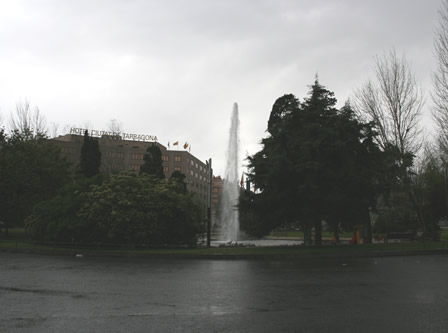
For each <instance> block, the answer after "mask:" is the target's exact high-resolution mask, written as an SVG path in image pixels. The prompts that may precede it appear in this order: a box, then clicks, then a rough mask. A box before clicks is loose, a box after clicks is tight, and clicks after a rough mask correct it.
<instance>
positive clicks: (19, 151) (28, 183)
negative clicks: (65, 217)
mask: <svg viewBox="0 0 448 333" xmlns="http://www.w3.org/2000/svg"><path fill="white" fill-rule="evenodd" d="M0 132H1V131H0ZM70 176H71V166H70V164H69V163H68V162H67V161H66V160H65V159H63V158H61V156H60V149H59V148H58V147H57V146H55V145H54V144H52V143H51V142H50V141H48V140H45V139H44V138H42V137H39V138H37V137H28V136H27V137H24V136H22V135H21V133H19V132H16V131H14V132H12V134H11V135H6V134H5V133H4V132H1V133H0V189H1V191H0V221H4V222H5V223H7V224H8V225H10V226H19V227H21V226H23V225H24V219H25V218H26V217H27V216H28V215H29V214H30V213H31V210H32V208H33V206H34V205H35V204H37V203H38V202H40V201H42V200H46V199H48V198H51V197H52V196H54V195H55V194H56V193H57V191H58V190H59V189H60V188H61V187H62V186H64V184H66V183H67V182H69V181H70V179H71V177H70Z"/></svg>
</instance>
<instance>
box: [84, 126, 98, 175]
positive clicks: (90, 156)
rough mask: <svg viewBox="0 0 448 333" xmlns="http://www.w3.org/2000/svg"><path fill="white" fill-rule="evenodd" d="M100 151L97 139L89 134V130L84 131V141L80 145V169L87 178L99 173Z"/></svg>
mask: <svg viewBox="0 0 448 333" xmlns="http://www.w3.org/2000/svg"><path fill="white" fill-rule="evenodd" d="M100 165H101V151H100V147H99V144H98V140H97V139H95V138H92V137H91V136H89V132H88V131H87V130H86V131H85V132H84V142H83V144H82V147H81V158H80V163H79V167H80V171H81V173H82V174H83V175H84V176H86V177H87V178H90V177H93V176H95V175H97V174H99V173H100Z"/></svg>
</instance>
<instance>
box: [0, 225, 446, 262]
mask: <svg viewBox="0 0 448 333" xmlns="http://www.w3.org/2000/svg"><path fill="white" fill-rule="evenodd" d="M271 235H272V234H271ZM274 235H275V236H277V237H303V234H302V233H301V232H283V233H282V234H279V233H274ZM331 236H332V235H331V234H328V235H326V234H324V235H323V237H331ZM351 236H352V234H351V233H345V234H341V236H340V237H341V238H350V237H351ZM441 240H442V241H441V242H431V241H426V242H412V243H405V242H403V243H389V244H361V245H337V246H335V245H328V246H321V247H314V246H311V247H303V246H285V247H280V246H275V247H224V248H219V247H213V248H151V249H136V248H133V247H115V248H95V247H89V248H84V247H76V246H65V247H60V246H56V245H39V244H33V243H32V242H29V241H28V240H27V237H26V233H25V232H24V231H23V230H18V229H13V230H10V231H9V235H8V237H7V238H6V237H5V235H4V233H2V234H1V235H0V250H1V249H4V250H14V249H15V250H19V251H20V250H23V251H31V252H33V251H35V252H50V253H55V254H76V253H82V254H99V255H101V254H104V255H124V256H134V255H135V256H145V255H149V256H150V255H179V256H185V257H189V256H191V257H194V256H209V257H211V258H213V257H214V256H217V257H219V256H223V255H225V256H230V257H232V256H235V257H237V256H254V257H256V256H270V255H274V256H299V257H300V255H310V254H325V255H363V254H369V253H370V254H371V253H377V252H387V251H421V250H435V249H448V230H443V231H442V234H441Z"/></svg>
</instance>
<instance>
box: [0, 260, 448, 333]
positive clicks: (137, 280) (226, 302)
mask: <svg viewBox="0 0 448 333" xmlns="http://www.w3.org/2000/svg"><path fill="white" fill-rule="evenodd" d="M447 306H448V256H445V255H438V256H418V257H416V256H409V257H390V258H357V259H342V258H331V259H328V258H326V259H324V258H316V259H297V260H203V259H186V260H179V259H168V258H167V259H143V258H139V259H135V258H132V259H131V258H93V257H92V258H90V257H83V258H75V257H52V256H39V255H31V254H12V253H0V309H1V311H0V331H1V332H3V331H23V332H106V331H107V332H124V331H127V332H129V331H132V332H139V331H141V332H148V331H152V332H176V331H186V332H189V331H196V332H198V331H201V332H210V331H219V332H220V331H230V332H234V331H244V332H275V331H276V332H278V331H286V332H292V331H304V332H360V331H363V332H370V331H371V332H378V331H385V332H394V331H395V332H396V331H403V332H443V331H446V330H447V329H448V315H447V313H448V312H447V309H446V307H447Z"/></svg>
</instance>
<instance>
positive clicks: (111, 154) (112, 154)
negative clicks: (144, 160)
mask: <svg viewBox="0 0 448 333" xmlns="http://www.w3.org/2000/svg"><path fill="white" fill-rule="evenodd" d="M107 156H108V157H109V158H113V159H117V160H122V159H123V153H120V152H118V153H117V152H114V151H110V152H108V153H107Z"/></svg>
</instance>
